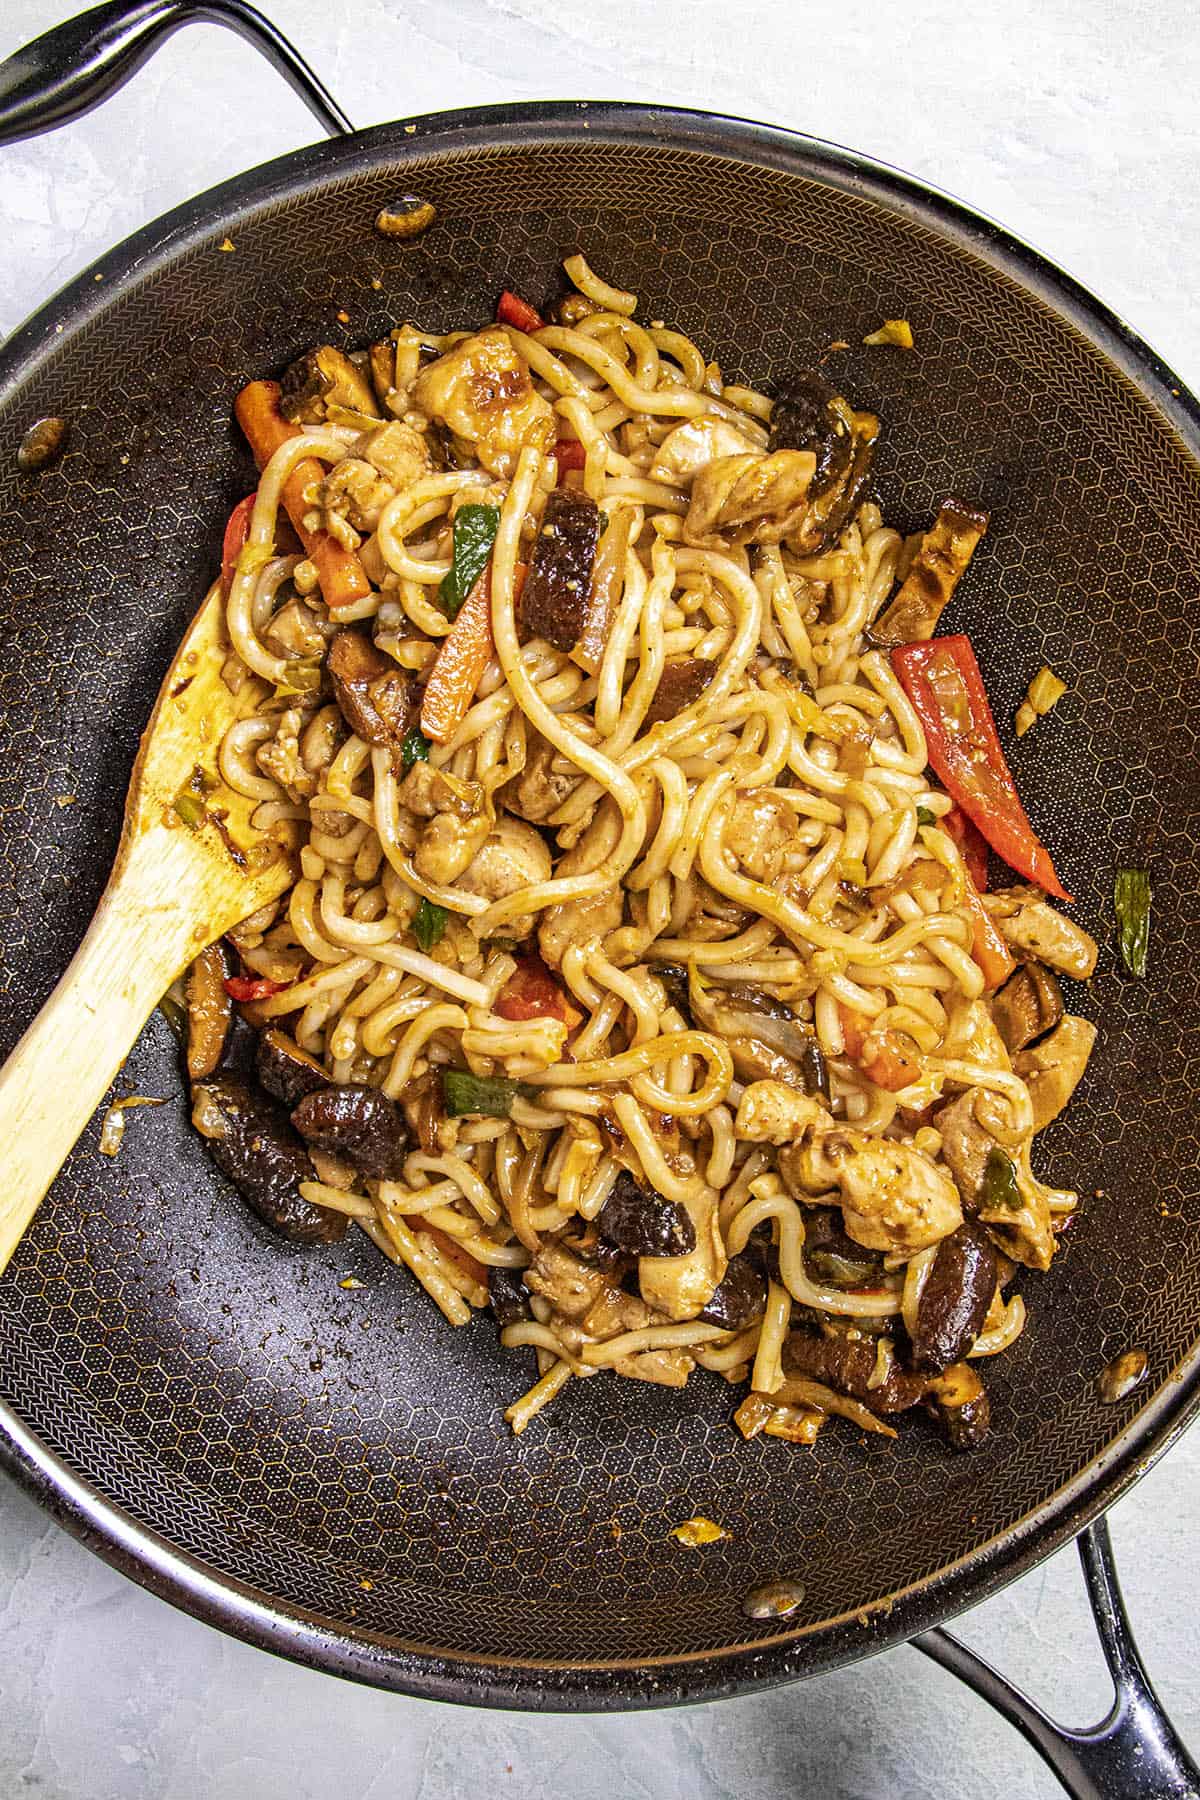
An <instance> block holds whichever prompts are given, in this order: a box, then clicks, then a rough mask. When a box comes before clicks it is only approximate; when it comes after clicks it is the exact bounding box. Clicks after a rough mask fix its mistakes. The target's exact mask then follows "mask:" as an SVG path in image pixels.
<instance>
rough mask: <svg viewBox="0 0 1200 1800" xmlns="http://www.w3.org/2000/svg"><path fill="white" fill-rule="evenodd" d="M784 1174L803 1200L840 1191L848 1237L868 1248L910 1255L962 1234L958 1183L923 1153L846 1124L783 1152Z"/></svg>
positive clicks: (781, 1162)
mask: <svg viewBox="0 0 1200 1800" xmlns="http://www.w3.org/2000/svg"><path fill="white" fill-rule="evenodd" d="M779 1173H780V1174H781V1175H782V1176H783V1179H784V1181H785V1182H786V1184H787V1186H788V1187H789V1188H790V1189H791V1191H792V1192H793V1193H794V1194H796V1195H797V1197H798V1198H800V1199H803V1200H807V1199H808V1198H809V1197H810V1196H812V1195H814V1194H823V1193H827V1192H828V1191H829V1190H830V1189H831V1188H836V1189H837V1190H838V1191H839V1193H840V1194H841V1207H842V1218H843V1220H844V1222H845V1226H846V1233H847V1236H849V1237H852V1238H853V1239H854V1241H855V1243H856V1244H863V1245H865V1246H866V1248H867V1249H868V1250H883V1251H887V1252H893V1251H895V1252H899V1253H902V1254H903V1255H905V1256H911V1255H913V1254H914V1253H915V1252H916V1251H918V1250H927V1249H928V1248H929V1246H930V1245H931V1244H936V1243H938V1242H939V1241H940V1240H941V1239H942V1238H944V1237H948V1236H949V1235H950V1233H951V1232H952V1231H957V1230H958V1227H959V1226H960V1225H961V1224H962V1207H961V1206H960V1204H959V1199H958V1193H957V1191H956V1189H955V1186H954V1183H953V1182H952V1181H951V1179H950V1177H949V1176H948V1175H947V1174H946V1173H945V1172H944V1170H942V1169H939V1168H937V1167H936V1166H935V1165H934V1164H933V1163H931V1162H930V1160H929V1158H928V1157H927V1156H922V1155H921V1153H920V1151H919V1150H913V1149H912V1148H910V1146H908V1145H907V1144H898V1143H893V1142H892V1140H891V1139H889V1138H877V1137H869V1136H868V1135H867V1134H866V1133H865V1132H862V1131H854V1130H852V1129H851V1128H849V1127H848V1126H837V1127H835V1129H834V1130H832V1131H826V1132H822V1133H819V1134H818V1135H816V1136H814V1137H808V1138H806V1139H805V1140H804V1141H803V1142H802V1143H799V1144H792V1145H790V1146H789V1147H788V1148H786V1149H784V1150H781V1151H780V1153H779Z"/></svg>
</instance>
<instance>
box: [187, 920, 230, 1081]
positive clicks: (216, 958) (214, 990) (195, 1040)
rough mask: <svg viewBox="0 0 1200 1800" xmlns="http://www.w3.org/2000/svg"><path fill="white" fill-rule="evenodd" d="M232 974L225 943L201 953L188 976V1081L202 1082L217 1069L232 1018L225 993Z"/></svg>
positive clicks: (228, 999)
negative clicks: (226, 980)
mask: <svg viewBox="0 0 1200 1800" xmlns="http://www.w3.org/2000/svg"><path fill="white" fill-rule="evenodd" d="M230 973H231V970H230V967H229V960H228V957H227V955H226V952H225V948H224V946H223V945H222V944H210V945H209V946H208V949H207V950H202V951H201V952H200V954H199V956H198V957H197V958H196V960H195V962H194V963H193V964H192V966H191V968H190V969H189V970H188V973H187V981H186V982H185V984H184V995H185V997H186V999H187V1072H188V1080H189V1081H203V1080H204V1078H205V1076H207V1075H211V1074H212V1072H213V1070H214V1069H216V1068H218V1067H219V1065H220V1062H221V1058H222V1056H223V1054H224V1051H225V1040H226V1039H227V1037H228V1036H229V1027H230V1023H231V1022H232V1019H233V1001H232V1000H231V999H230V997H229V995H228V994H227V993H226V991H225V978H226V976H227V975H229V974H230Z"/></svg>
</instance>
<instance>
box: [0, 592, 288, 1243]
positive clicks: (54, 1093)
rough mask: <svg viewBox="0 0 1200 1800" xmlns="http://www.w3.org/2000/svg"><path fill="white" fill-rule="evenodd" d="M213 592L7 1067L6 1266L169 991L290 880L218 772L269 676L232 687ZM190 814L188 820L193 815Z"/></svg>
mask: <svg viewBox="0 0 1200 1800" xmlns="http://www.w3.org/2000/svg"><path fill="white" fill-rule="evenodd" d="M228 655H229V642H228V639H227V637H226V634H225V618H224V606H223V603H222V598H221V593H220V590H219V588H214V589H213V591H212V593H211V594H210V595H209V597H208V599H207V600H206V601H205V603H204V605H203V606H202V607H201V609H200V611H199V612H198V613H197V614H196V617H195V618H194V619H193V620H192V623H191V625H190V627H189V628H188V632H187V635H186V637H185V638H184V640H183V643H182V644H181V645H180V647H179V651H178V654H177V655H176V657H175V660H174V662H173V663H172V664H171V667H170V669H169V670H168V671H167V677H166V680H165V681H164V682H163V684H162V687H161V689H160V690H159V695H158V699H157V701H156V702H155V707H154V712H153V714H152V715H151V718H150V723H149V725H148V726H147V727H146V730H145V732H144V734H143V736H142V743H141V749H140V750H139V752H138V758H137V761H136V763H135V764H134V768H133V776H132V778H131V780H130V784H129V795H128V798H127V800H126V802H125V822H124V825H123V827H122V830H121V842H120V846H119V848H118V850H117V856H116V861H115V863H114V864H113V871H112V874H111V876H110V877H109V881H108V886H107V887H106V888H105V890H104V893H103V895H102V897H101V900H100V904H99V906H98V907H97V908H96V914H95V917H94V918H93V920H92V922H91V925H90V926H89V927H88V932H87V936H86V937H85V938H84V940H83V942H82V944H81V945H80V946H79V949H78V951H77V952H76V955H75V958H74V960H73V961H72V963H71V965H70V967H69V968H68V970H67V972H66V974H65V975H64V976H63V978H62V980H61V981H60V982H59V984H58V986H57V987H56V988H55V990H54V992H53V993H52V994H51V996H50V998H49V1000H47V1002H46V1004H45V1006H44V1007H43V1008H42V1010H41V1012H40V1013H39V1014H38V1016H37V1018H36V1019H35V1020H34V1021H33V1024H32V1025H31V1026H30V1027H29V1030H28V1031H27V1032H26V1033H25V1035H24V1037H23V1038H22V1039H21V1041H20V1043H19V1044H18V1045H17V1047H16V1049H15V1050H14V1051H13V1053H12V1055H11V1056H10V1057H9V1059H8V1061H7V1062H6V1063H5V1065H4V1067H3V1069H0V1146H2V1149H0V1155H2V1157H3V1169H4V1177H3V1181H2V1182H0V1271H3V1269H4V1268H5V1266H6V1265H7V1263H8V1259H9V1257H10V1256H11V1255H12V1253H13V1250H14V1249H15V1248H16V1246H17V1244H18V1243H19V1242H20V1239H21V1234H22V1233H23V1232H24V1230H25V1227H26V1226H27V1225H28V1223H29V1221H30V1219H32V1217H33V1215H34V1213H35V1212H36V1211H37V1209H38V1206H39V1205H40V1204H41V1201H42V1198H43V1196H44V1195H45V1193H46V1190H47V1189H48V1188H49V1186H50V1183H51V1182H52V1181H53V1180H54V1177H55V1176H56V1175H57V1174H58V1171H59V1170H60V1169H61V1167H62V1165H63V1163H64V1162H65V1161H66V1159H67V1156H68V1154H69V1152H70V1150H71V1147H72V1146H73V1144H74V1143H75V1140H76V1138H78V1136H79V1134H80V1132H81V1131H82V1130H83V1128H84V1126H85V1125H86V1124H87V1122H88V1120H89V1119H90V1118H91V1116H92V1114H93V1113H94V1112H95V1110H96V1108H97V1106H98V1105H99V1104H100V1102H101V1100H102V1099H103V1098H104V1096H105V1094H106V1093H107V1091H108V1088H109V1085H110V1083H111V1082H112V1080H113V1078H114V1077H115V1075H116V1074H117V1072H118V1070H119V1069H120V1067H121V1064H122V1063H123V1062H124V1061H125V1058H126V1056H127V1055H128V1054H129V1051H130V1050H131V1048H132V1047H133V1043H134V1040H135V1039H136V1037H137V1035H138V1033H139V1032H140V1030H141V1029H142V1026H143V1025H144V1024H145V1022H146V1020H147V1018H148V1017H149V1015H150V1013H151V1011H152V1010H153V1008H154V1007H155V1005H156V1004H157V1003H158V1001H159V1000H160V999H161V998H162V996H163V994H164V993H165V992H166V990H167V988H169V987H170V985H171V983H172V982H173V981H174V980H175V979H176V977H177V976H179V975H181V974H182V973H183V971H184V969H186V968H187V966H188V964H189V963H190V962H191V961H192V959H193V958H194V957H195V956H196V955H197V954H198V953H199V952H200V951H201V950H203V949H204V947H205V946H206V945H207V944H211V943H213V942H214V941H215V940H216V939H217V938H219V937H220V936H221V935H222V933H223V932H226V931H228V930H229V928H230V926H232V925H236V924H237V923H238V921H239V920H241V919H244V918H247V917H248V916H249V915H250V914H251V913H252V912H255V911H256V910H257V909H258V908H259V907H260V906H264V905H265V904H266V903H267V901H268V900H274V899H276V898H277V897H278V896H279V895H280V894H281V893H283V892H284V890H285V889H286V888H287V886H288V885H289V883H290V882H291V880H292V878H293V871H292V867H291V859H290V856H289V854H288V852H287V851H286V850H285V849H283V848H281V847H279V846H277V845H274V844H271V843H269V842H266V841H264V839H263V837H262V834H261V833H259V832H256V831H255V830H254V829H253V827H252V826H251V824H250V815H251V813H252V812H253V811H254V808H255V806H256V804H257V802H255V801H252V800H246V799H244V798H243V797H242V796H241V795H239V794H235V793H233V792H231V790H230V789H229V788H228V787H226V786H225V785H224V783H221V782H219V781H218V783H217V785H216V786H213V785H211V784H212V783H213V780H214V777H215V776H216V773H217V770H216V754H217V749H218V746H219V745H220V742H221V738H222V737H223V735H224V733H225V732H226V731H227V730H228V728H229V726H230V725H231V724H233V723H234V722H235V720H236V719H238V718H242V717H245V716H246V715H247V714H248V713H249V712H251V711H253V710H254V707H255V704H256V702H257V701H260V700H261V698H262V694H263V687H262V684H261V683H260V682H259V681H257V680H254V681H247V683H246V685H245V687H243V688H242V689H241V690H240V692H239V693H238V694H236V695H235V694H233V693H231V692H230V690H229V688H228V687H227V686H226V685H225V683H224V681H223V680H222V679H221V669H222V666H223V664H224V662H225V660H226V658H227V657H228ZM189 821H190V822H189Z"/></svg>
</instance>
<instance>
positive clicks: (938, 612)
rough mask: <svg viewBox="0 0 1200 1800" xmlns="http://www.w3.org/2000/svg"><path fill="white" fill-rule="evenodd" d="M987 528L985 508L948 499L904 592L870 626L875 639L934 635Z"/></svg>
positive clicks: (903, 586) (901, 640)
mask: <svg viewBox="0 0 1200 1800" xmlns="http://www.w3.org/2000/svg"><path fill="white" fill-rule="evenodd" d="M987 528H988V515H987V514H986V513H985V512H979V511H977V510H976V509H975V508H974V507H971V506H967V505H966V504H965V503H964V502H963V501H962V500H943V501H942V504H941V507H940V509H939V511H938V516H937V518H936V519H935V521H934V523H933V525H932V526H931V527H930V529H929V530H928V531H927V532H926V533H925V536H924V537H923V538H922V539H921V546H920V549H919V550H918V551H917V554H916V557H915V558H914V560H913V564H912V567H911V568H910V569H909V571H908V574H907V575H906V576H905V578H904V581H903V582H902V584H901V587H900V592H899V593H898V594H897V595H896V597H895V599H894V600H893V601H892V602H891V604H890V605H889V606H888V607H886V608H885V610H884V611H883V612H882V613H881V614H880V616H879V618H878V619H876V621H875V623H874V624H873V625H872V626H871V630H870V636H871V638H872V640H873V641H874V642H875V643H877V644H912V643H915V642H916V640H917V639H918V638H930V637H932V636H933V634H934V632H935V631H936V630H937V623H938V620H939V619H940V618H941V616H942V613H943V612H944V611H945V609H946V607H947V606H949V604H950V601H951V600H952V599H953V597H954V590H955V588H956V587H957V586H958V584H959V582H960V581H961V580H962V578H963V576H964V575H965V574H966V572H967V564H968V563H969V562H970V560H971V557H972V555H973V554H974V551H975V546H976V545H977V544H978V542H979V540H980V538H981V537H982V536H983V534H984V532H985V531H986V530H987Z"/></svg>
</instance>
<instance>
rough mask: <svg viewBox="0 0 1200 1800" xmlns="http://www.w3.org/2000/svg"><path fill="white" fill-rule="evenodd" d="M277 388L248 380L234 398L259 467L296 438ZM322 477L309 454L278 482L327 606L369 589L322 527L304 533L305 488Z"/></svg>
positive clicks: (346, 602)
mask: <svg viewBox="0 0 1200 1800" xmlns="http://www.w3.org/2000/svg"><path fill="white" fill-rule="evenodd" d="M279 397H280V387H279V383H278V382H277V381H252V382H251V383H250V384H249V386H248V387H244V388H243V389H242V391H241V393H240V394H239V395H238V397H237V399H236V400H235V402H234V407H233V410H234V413H235V414H236V416H237V422H238V424H239V425H240V426H241V428H242V430H243V432H244V433H245V436H246V442H247V443H248V444H249V446H250V448H251V450H252V451H253V453H254V460H255V462H256V463H257V464H258V466H259V469H260V470H261V469H264V468H265V467H266V465H267V463H269V462H270V460H271V458H272V456H274V454H275V452H276V450H278V449H279V446H280V445H281V444H286V443H287V442H288V440H289V438H294V437H299V436H300V435H301V427H300V426H299V425H293V424H292V423H291V421H290V420H288V419H285V418H284V416H283V414H282V413H281V412H280V410H279ZM323 479H324V470H323V469H322V467H321V465H320V463H319V462H318V461H317V460H316V458H315V457H311V456H306V457H305V458H304V460H303V461H302V462H298V463H297V464H296V467H295V468H294V469H293V470H292V472H291V474H290V475H289V476H288V478H287V480H286V481H285V482H284V484H283V494H282V498H283V504H284V508H285V509H286V511H287V515H288V518H289V519H290V520H291V521H292V524H293V525H294V526H295V528H296V533H297V536H298V537H299V539H300V542H301V543H302V544H303V545H304V552H305V555H306V556H307V557H308V559H309V561H310V562H312V563H313V564H314V565H315V567H316V571H317V576H318V579H319V580H320V583H321V593H322V595H323V596H324V599H325V604H326V605H327V606H329V607H331V608H337V607H340V606H353V605H354V603H355V601H356V600H365V599H366V598H367V596H368V595H369V594H370V592H371V583H370V582H369V581H368V580H367V574H366V570H365V569H364V568H363V566H362V564H361V563H360V562H359V560H358V558H357V556H355V554H354V552H353V551H352V550H347V549H345V548H344V546H343V545H341V544H339V543H338V541H337V539H336V538H335V537H331V536H330V534H329V533H328V532H327V531H309V530H308V528H307V527H306V526H305V523H304V520H305V517H306V515H307V514H308V512H309V511H310V510H311V509H310V507H309V504H308V502H307V501H306V500H305V498H304V495H305V492H306V491H307V490H308V489H310V488H311V487H313V485H314V484H315V483H316V482H319V481H321V480H323Z"/></svg>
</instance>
